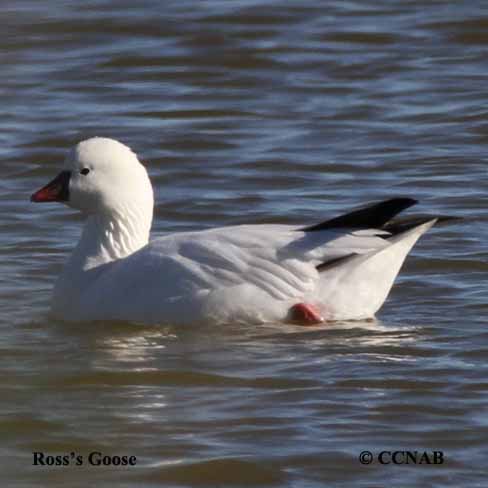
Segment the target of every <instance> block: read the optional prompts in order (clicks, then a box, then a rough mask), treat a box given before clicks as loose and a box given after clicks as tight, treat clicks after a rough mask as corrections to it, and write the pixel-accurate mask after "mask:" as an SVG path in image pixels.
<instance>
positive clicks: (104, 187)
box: [31, 137, 153, 218]
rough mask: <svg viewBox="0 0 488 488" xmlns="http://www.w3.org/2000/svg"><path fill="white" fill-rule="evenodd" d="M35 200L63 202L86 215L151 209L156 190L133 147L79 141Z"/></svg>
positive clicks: (100, 139)
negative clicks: (62, 165)
mask: <svg viewBox="0 0 488 488" xmlns="http://www.w3.org/2000/svg"><path fill="white" fill-rule="evenodd" d="M31 201H33V202H61V203H64V204H66V205H68V206H70V207H72V208H75V209H78V210H80V211H81V212H82V213H84V214H86V215H104V216H110V215H111V214H124V213H126V212H130V211H131V209H138V210H139V212H138V213H140V211H141V210H142V211H143V212H145V213H146V214H147V213H150V216H151V218H152V208H153V190H152V186H151V182H150V180H149V177H148V175H147V172H146V169H145V167H144V166H143V165H142V164H141V163H140V162H139V160H138V159H137V156H136V155H135V154H134V153H133V152H132V150H131V149H130V148H129V147H127V146H125V145H124V144H122V143H120V142H118V141H115V140H113V139H107V138H103V137H94V138H91V139H87V140H85V141H82V142H80V143H78V144H77V145H76V146H75V147H74V148H72V149H71V150H70V151H69V152H68V155H67V157H66V160H65V164H64V168H63V170H62V171H61V172H60V173H59V174H58V176H56V178H54V179H53V180H52V181H51V182H50V183H48V184H47V185H46V186H44V187H43V188H41V189H40V190H38V191H37V192H35V193H34V194H33V195H32V196H31Z"/></svg>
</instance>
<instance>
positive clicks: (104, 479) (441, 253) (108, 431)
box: [0, 0, 488, 488]
mask: <svg viewBox="0 0 488 488" xmlns="http://www.w3.org/2000/svg"><path fill="white" fill-rule="evenodd" d="M0 22H1V25H2V30H1V32H0V40H1V43H0V59H1V60H2V69H1V70H0V98H1V112H2V117H1V118H0V127H1V130H0V160H1V163H0V171H1V178H0V188H1V192H0V207H1V211H0V226H1V229H2V232H1V237H0V239H1V247H0V249H1V251H0V252H1V255H2V267H1V273H0V294H1V297H2V299H1V309H0V321H1V336H0V352H1V354H0V365H1V370H2V376H1V384H2V400H1V403H0V412H1V417H0V434H1V436H0V438H1V443H0V454H1V458H0V465H1V472H2V475H1V477H2V486H9V487H10V486H19V487H20V486H22V487H30V486H49V487H57V486H68V485H69V486H80V487H81V486H83V487H85V486H117V487H118V486H126V487H131V488H132V487H136V486H137V487H151V486H167V487H173V486H174V487H181V486H188V487H189V486H210V487H215V486H222V487H233V486H257V487H267V486H280V487H292V486H293V487H307V488H308V487H311V488H314V487H317V488H318V487H324V486H346V485H347V486H351V487H363V486H456V487H459V486H480V487H481V486H486V478H487V476H486V475H487V468H486V460H487V458H486V453H487V448H488V417H487V415H488V412H487V408H488V380H487V372H488V367H487V358H488V331H487V329H486V326H487V323H486V322H487V321H486V317H487V311H488V307H487V284H486V283H487V277H488V253H487V247H486V242H487V239H488V232H487V227H486V226H487V221H488V219H487V216H486V210H487V201H488V200H487V189H488V183H487V176H488V174H487V163H488V161H487V156H486V154H487V143H488V122H487V118H488V109H487V106H488V105H487V102H488V83H487V74H488V64H487V62H488V34H487V32H488V31H487V29H488V10H487V6H486V2H484V1H482V0H480V1H476V0H474V1H470V2H452V1H448V0H437V1H432V2H427V3H425V2H424V3H422V2H416V1H386V0H384V1H375V2H373V1H361V2H360V1H335V2H334V1H327V2H325V1H324V2H311V1H308V0H301V1H295V2H293V1H290V2H277V1H276V2H275V1H261V2H259V1H253V0H249V1H245V0H242V1H232V0H229V1H223V0H220V1H219V0H202V1H197V0H193V1H166V2H155V1H154V2H151V1H144V2H128V1H124V0H121V1H117V2H115V1H109V0H105V1H104V0H91V1H90V0H89V1H84V2H62V1H50V2H36V1H21V0H19V1H11V0H4V1H3V2H2V5H1V6H0ZM93 135H104V136H109V137H114V138H117V139H120V140H122V141H123V142H125V143H126V144H129V145H130V146H131V147H132V148H133V149H134V150H135V151H137V152H138V154H139V155H140V157H141V159H142V160H143V161H144V163H145V164H146V165H147V167H148V169H149V172H150V175H151V178H152V180H153V183H154V186H155V191H156V197H157V207H156V212H155V221H154V233H157V232H161V231H163V230H164V231H168V230H169V231H171V230H182V229H199V228H205V227H210V226H215V225H224V224H234V223H244V222H246V223H247V222H289V223H314V222H316V221H319V220H321V219H324V218H326V217H328V216H333V215H334V214H336V213H338V212H340V211H342V210H345V209H348V208H351V207H354V206H356V205H359V204H361V203H365V202H369V201H374V200H378V199H380V198H388V197H391V196H398V195H402V196H412V197H414V198H417V199H419V200H420V201H421V203H420V205H419V207H418V212H421V213H432V214H439V213H441V214H448V215H454V216H458V217H463V219H462V220H460V221H456V222H453V223H452V224H451V225H450V226H445V227H437V228H435V229H433V230H432V231H431V232H429V234H428V235H426V236H425V237H424V238H423V239H422V240H421V241H420V242H419V243H418V244H417V246H416V248H415V250H414V252H413V253H412V255H411V256H410V258H409V259H408V261H407V263H406V265H405V267H404V269H403V272H402V274H401V276H400V278H399V279H398V281H397V286H396V287H395V288H394V290H393V292H392V294H391V296H390V298H389V300H388V302H387V303H386V304H385V306H384V307H383V309H382V310H381V312H380V313H379V315H378V320H377V321H374V322H355V323H354V322H353V323H338V324H329V325H326V326H323V327H313V328H308V329H303V328H299V327H291V326H283V325H280V324H270V325H269V326H266V327H249V328H246V329H243V328H240V327H237V326H233V325H229V327H227V328H217V327H211V326H208V327H205V328H203V327H202V328H196V329H193V330H190V329H178V328H175V327H165V328H162V327H137V326H135V325H130V324H113V323H107V324H84V325H77V326H74V325H66V324H62V323H56V322H53V321H52V320H50V319H49V318H48V315H47V311H48V304H49V297H50V289H51V286H52V283H53V281H54V279H55V277H56V276H57V274H58V273H59V272H60V269H61V266H62V263H63V261H64V260H65V259H66V257H67V255H68V253H69V252H70V249H72V248H73V246H74V244H75V242H76V240H77V238H78V236H79V232H80V228H81V227H80V224H81V219H80V218H79V216H78V215H76V214H74V213H73V212H72V211H71V210H68V209H67V208H65V207H62V206H56V205H45V206H35V205H33V204H31V203H30V202H29V201H28V199H29V195H30V193H32V191H33V190H35V189H37V188H38V187H39V186H41V185H42V184H44V183H45V182H46V181H47V180H48V179H49V178H50V177H51V176H53V175H54V174H55V173H56V172H57V169H58V167H59V165H60V164H61V162H62V160H63V157H64V152H65V151H66V149H67V148H68V147H69V146H70V145H72V144H73V143H75V142H77V141H78V140H81V139H83V138H86V137H88V136H93ZM363 450H370V451H372V452H373V453H375V454H377V453H379V452H380V451H382V450H417V451H432V450H441V451H443V453H444V459H445V462H444V464H442V465H438V466H428V465H417V466H416V465H409V466H393V465H389V466H382V465H380V464H378V463H377V462H373V464H371V465H370V466H363V465H361V464H360V463H359V461H358V456H359V453H360V452H361V451H363ZM35 451H42V452H44V453H46V454H52V455H60V454H69V453H71V452H74V453H75V454H77V455H78V454H79V455H83V456H85V459H86V457H87V456H88V454H89V453H90V452H93V451H100V452H103V453H104V454H109V455H115V454H121V455H134V456H136V457H137V465H136V466H135V467H130V468H128V467H126V468H121V467H117V468H114V467H94V466H88V465H87V464H86V463H85V465H83V466H81V467H77V466H74V465H70V466H60V467H36V466H32V461H33V455H32V453H33V452H35Z"/></svg>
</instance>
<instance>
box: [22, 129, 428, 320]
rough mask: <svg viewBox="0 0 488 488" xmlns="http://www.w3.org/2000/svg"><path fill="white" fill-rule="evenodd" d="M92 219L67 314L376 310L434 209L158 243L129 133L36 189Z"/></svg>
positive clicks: (357, 313)
mask: <svg viewBox="0 0 488 488" xmlns="http://www.w3.org/2000/svg"><path fill="white" fill-rule="evenodd" d="M31 200H32V201H34V202H52V201H59V202H63V203H65V204H67V205H69V206H70V207H73V208H76V209H78V210H80V211H81V212H82V213H83V214H84V215H86V217H87V220H86V223H85V227H84V230H83V234H82V236H81V239H80V241H79V243H78V245H77V246H76V249H75V250H74V252H73V254H72V255H71V257H70V259H69V260H68V262H67V263H66V265H65V267H64V270H63V272H62V274H61V275H60V277H59V278H58V280H57V282H56V285H55V288H54V293H53V300H52V314H53V315H54V316H55V317H57V318H59V319H62V320H67V321H85V320H112V319H113V320H124V321H132V322H141V323H153V324H154V323H160V324H161V323H172V324H191V323H202V322H213V323H229V322H240V323H263V322H270V321H291V322H296V323H299V324H303V325H306V324H314V323H319V322H322V321H327V320H350V319H363V318H370V317H373V316H374V314H375V313H376V312H377V311H378V309H379V308H380V307H381V305H382V304H383V302H384V301H385V299H386V297H387V295H388V293H389V291H390V289H391V287H392V285H393V281H394V279H395V277H396V275H397V274H398V272H399V270H400V267H401V265H402V263H403V261H404V259H405V257H406V256H407V254H408V252H409V251H410V249H411V248H412V246H413V245H414V244H415V242H416V241H417V239H418V238H419V237H420V236H421V235H422V234H423V233H424V232H426V231H427V230H428V229H429V228H430V227H431V226H432V225H433V224H434V223H435V219H431V220H428V221H424V222H420V223H419V221H416V222H415V224H410V225H406V224H404V225H395V224H392V223H391V222H390V220H391V219H392V218H393V217H394V216H395V215H396V214H398V213H399V212H401V211H402V210H404V209H405V208H408V207H410V206H411V205H413V204H415V203H416V202H415V200H412V199H408V198H396V199H392V200H387V201H384V202H381V203H378V204H375V205H371V206H369V207H366V208H363V209H360V210H356V211H354V212H351V213H349V214H346V215H343V216H341V217H338V218H335V219H332V220H329V221H326V222H323V223H321V224H318V225H316V226H312V227H306V228H301V227H297V226H292V225H239V226H232V227H221V228H216V229H211V230H203V231H196V232H181V233H176V234H171V235H167V236H164V237H160V238H158V239H156V240H153V241H151V242H149V233H150V229H151V222H152V217H153V203H154V202H153V191H152V187H151V182H150V181H149V177H148V175H147V172H146V169H145V168H144V166H142V164H141V163H140V162H139V160H138V159H137V157H136V155H135V154H134V153H133V152H132V151H131V150H130V149H129V148H128V147H127V146H125V145H123V144H121V143H120V142H117V141H114V140H111V139H106V138H99V137H96V138H92V139H88V140H86V141H83V142H80V143H79V144H78V145H77V146H75V147H74V148H73V149H72V150H71V151H70V153H69V154H68V156H67V158H66V163H65V168H64V170H63V171H62V172H61V173H60V174H59V175H58V176H57V177H56V178H55V179H54V180H53V181H52V182H51V183H49V184H48V185H46V186H45V187H43V188H42V189H40V190H39V191H37V192H36V193H34V194H33V195H32V197H31Z"/></svg>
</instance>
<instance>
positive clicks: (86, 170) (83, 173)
mask: <svg viewBox="0 0 488 488" xmlns="http://www.w3.org/2000/svg"><path fill="white" fill-rule="evenodd" d="M89 172H90V170H89V169H88V168H83V169H82V170H81V171H80V174H81V175H87V174H88V173H89Z"/></svg>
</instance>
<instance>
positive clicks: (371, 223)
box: [302, 198, 418, 232]
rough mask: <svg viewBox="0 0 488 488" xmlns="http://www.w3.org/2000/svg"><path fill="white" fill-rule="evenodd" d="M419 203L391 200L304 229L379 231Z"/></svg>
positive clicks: (406, 199)
mask: <svg viewBox="0 0 488 488" xmlns="http://www.w3.org/2000/svg"><path fill="white" fill-rule="evenodd" d="M416 203H418V201H417V200H415V199H413V198H391V199H389V200H383V201H382V202H379V203H375V204H373V205H368V206H367V207H364V208H360V209H359V210H353V211H352V212H349V213H347V214H344V215H341V216H339V217H336V218H334V219H331V220H327V221H325V222H322V223H320V224H317V225H313V226H311V227H305V228H304V229H302V230H303V231H305V232H313V231H319V230H326V229H337V228H351V229H379V228H381V227H382V226H383V225H385V224H386V223H387V222H388V221H389V220H391V219H392V218H393V217H395V215H397V214H399V213H400V212H402V211H403V210H405V209H407V208H409V207H412V206H413V205H415V204H416Z"/></svg>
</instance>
